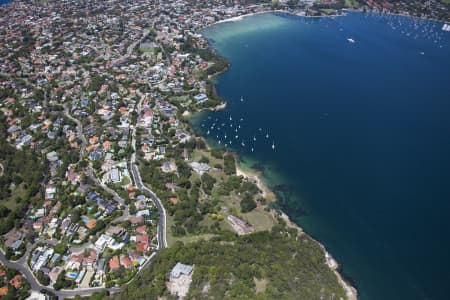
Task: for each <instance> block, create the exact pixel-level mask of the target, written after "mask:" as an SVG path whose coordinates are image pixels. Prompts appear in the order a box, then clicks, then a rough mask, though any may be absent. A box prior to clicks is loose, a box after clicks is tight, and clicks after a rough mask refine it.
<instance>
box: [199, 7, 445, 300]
mask: <svg viewBox="0 0 450 300" xmlns="http://www.w3.org/2000/svg"><path fill="white" fill-rule="evenodd" d="M441 28H442V24H441V23H435V22H430V21H423V20H415V19H411V18H406V17H399V16H388V15H376V14H363V13H349V14H348V15H347V16H345V17H337V18H303V17H297V16H292V15H287V14H263V15H257V16H252V17H248V18H244V20H242V21H239V22H227V23H221V24H217V25H215V26H212V27H209V28H207V29H205V30H204V32H203V34H204V35H205V36H206V37H207V38H208V39H209V40H210V43H211V45H212V47H214V48H215V49H216V50H217V51H218V52H219V53H220V54H221V55H223V56H224V57H226V58H227V59H228V60H229V61H230V63H231V67H230V69H229V70H228V71H227V72H226V73H224V74H223V75H221V76H219V77H218V78H217V90H218V93H219V95H220V96H221V97H223V98H224V99H226V100H227V102H228V105H227V108H226V110H224V111H220V112H211V113H201V114H198V115H196V116H195V117H193V119H192V122H193V125H194V128H195V129H196V130H197V131H199V132H200V133H201V134H202V135H203V136H205V137H206V138H207V139H208V141H209V142H210V143H212V144H216V145H218V143H219V141H220V146H224V145H225V144H226V145H227V148H231V149H232V150H233V151H236V152H237V153H239V155H240V157H241V159H242V164H243V166H244V167H246V168H251V167H256V168H259V169H264V180H265V182H266V183H267V184H268V185H269V186H270V187H271V188H272V189H274V190H275V191H276V192H277V194H278V197H279V200H280V201H279V205H280V206H281V208H282V209H283V211H285V212H286V213H287V214H288V215H289V216H290V217H291V218H292V219H293V220H294V221H295V222H297V223H298V224H299V225H300V226H301V227H303V228H304V229H305V231H306V232H307V233H309V234H311V235H312V236H314V237H315V238H317V239H318V240H320V241H321V242H322V243H323V244H324V245H325V246H326V248H327V249H328V250H329V252H330V253H332V254H333V256H334V257H335V258H336V259H337V261H338V262H339V263H341V264H342V265H343V271H344V273H345V275H346V276H349V277H350V278H351V279H352V280H353V282H354V284H355V285H356V287H357V288H358V291H359V294H360V297H361V299H448V295H450V286H449V285H448V282H449V280H450V240H449V238H448V237H449V236H450V218H449V212H450V184H449V182H450V55H449V54H450V33H448V32H444V31H442V30H441ZM350 40H351V41H350ZM225 136H226V137H225ZM272 145H273V146H274V147H272ZM252 148H253V151H252ZM273 148H274V149H273Z"/></svg>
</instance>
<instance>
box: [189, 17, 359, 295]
mask: <svg viewBox="0 0 450 300" xmlns="http://www.w3.org/2000/svg"><path fill="white" fill-rule="evenodd" d="M266 13H286V14H290V15H294V16H298V17H306V18H308V17H313V18H321V17H336V16H345V15H346V14H342V15H329V16H328V15H327V16H301V15H299V14H295V13H293V12H290V11H285V10H269V11H261V12H253V13H248V14H243V15H240V16H235V17H231V18H227V19H224V20H220V21H217V22H214V23H212V24H210V25H207V26H205V27H204V28H202V29H201V30H203V29H205V28H207V27H211V26H214V25H217V24H223V23H227V22H239V21H242V20H243V19H244V18H247V17H251V16H255V15H260V14H266ZM208 46H209V47H211V45H210V44H209V43H208ZM211 48H212V47H211ZM227 70H228V69H225V70H223V71H222V72H218V73H217V74H213V75H212V76H211V78H212V77H216V76H218V75H220V74H222V73H224V72H226V71H227ZM226 103H227V102H226V101H224V102H223V103H222V104H220V105H218V106H216V107H213V108H208V109H201V110H200V111H199V112H201V111H204V110H209V111H213V112H214V111H219V110H224V109H225V108H226ZM185 113H186V114H185ZM185 113H183V116H185V117H187V118H189V117H190V116H191V115H192V114H191V112H186V111H185ZM194 132H195V131H194ZM195 135H196V136H197V137H199V138H201V139H202V140H203V141H204V142H205V144H206V145H207V148H208V149H211V146H210V145H208V143H207V141H206V138H204V137H203V136H201V135H200V134H198V133H195ZM233 155H235V156H238V154H236V153H235V152H233ZM236 175H237V176H243V177H244V178H248V179H251V180H254V181H255V183H256V185H257V186H258V188H259V189H260V190H261V191H262V195H263V196H264V197H267V196H271V197H272V199H271V200H269V199H267V201H268V202H276V201H277V198H276V195H275V193H273V192H272V191H271V190H270V189H269V187H268V186H267V184H266V183H265V182H264V180H263V179H262V177H263V175H262V174H258V173H257V172H253V171H248V170H244V169H243V167H242V166H241V165H240V163H239V160H237V161H236ZM271 212H272V213H271V215H272V217H273V218H275V219H276V216H275V215H274V212H275V213H276V212H278V213H280V217H281V218H282V219H284V220H285V222H286V224H287V226H289V227H293V228H296V229H297V230H298V231H299V234H300V235H301V234H305V235H307V236H308V237H310V238H311V239H313V240H314V241H315V242H317V243H318V244H319V246H320V247H321V248H322V250H323V252H324V256H325V261H326V264H327V266H328V267H329V268H330V269H331V271H332V272H333V273H334V274H335V275H336V277H337V280H338V282H339V284H340V285H341V287H342V288H343V290H344V291H345V293H346V295H347V298H348V299H349V300H356V299H358V291H357V289H356V288H355V287H354V286H352V285H351V284H350V283H349V282H347V281H345V280H344V277H343V275H342V274H340V273H339V264H338V263H337V261H336V260H335V259H334V258H333V256H332V255H331V254H330V253H329V252H328V251H327V250H326V248H325V246H324V245H323V244H322V243H321V242H319V241H318V240H316V239H314V238H313V237H311V236H310V235H309V234H308V233H306V232H305V231H304V230H303V229H302V228H301V227H300V225H299V224H297V223H295V222H293V221H291V220H290V218H289V216H288V215H287V214H286V213H285V212H283V211H282V210H271Z"/></svg>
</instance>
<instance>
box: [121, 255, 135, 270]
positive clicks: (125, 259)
mask: <svg viewBox="0 0 450 300" xmlns="http://www.w3.org/2000/svg"><path fill="white" fill-rule="evenodd" d="M120 264H121V265H122V266H124V267H125V268H126V269H129V268H131V267H132V266H133V263H132V262H131V260H130V258H129V257H128V256H124V255H123V256H121V257H120Z"/></svg>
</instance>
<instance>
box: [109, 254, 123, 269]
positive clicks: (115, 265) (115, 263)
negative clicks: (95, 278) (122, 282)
mask: <svg viewBox="0 0 450 300" xmlns="http://www.w3.org/2000/svg"><path fill="white" fill-rule="evenodd" d="M119 267H120V264H119V257H118V256H117V255H115V256H113V257H112V258H111V259H110V260H109V269H110V270H111V271H115V270H118V269H119Z"/></svg>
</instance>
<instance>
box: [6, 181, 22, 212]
mask: <svg viewBox="0 0 450 300" xmlns="http://www.w3.org/2000/svg"><path fill="white" fill-rule="evenodd" d="M25 193H26V190H25V187H24V183H21V184H19V185H18V186H16V187H15V189H14V190H13V191H12V193H11V196H10V197H8V198H5V199H4V200H2V202H1V203H2V204H3V205H4V206H6V207H7V208H8V209H10V210H14V209H15V208H16V206H17V201H16V198H18V197H20V198H23V197H25Z"/></svg>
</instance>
